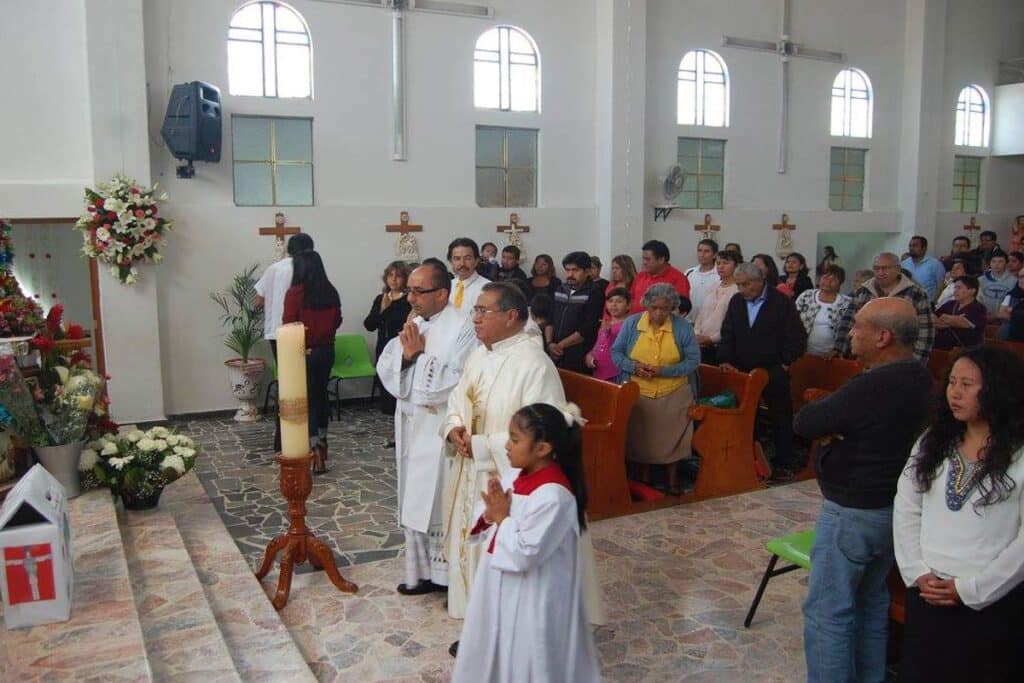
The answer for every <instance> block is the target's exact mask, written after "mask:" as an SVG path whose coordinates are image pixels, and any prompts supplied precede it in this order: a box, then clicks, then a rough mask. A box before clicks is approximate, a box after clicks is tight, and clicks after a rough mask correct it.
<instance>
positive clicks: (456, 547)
mask: <svg viewBox="0 0 1024 683" xmlns="http://www.w3.org/2000/svg"><path fill="white" fill-rule="evenodd" d="M475 303H476V305H475V306H474V307H473V309H472V320H473V326H474V328H475V330H476V336H477V338H478V339H479V340H480V342H481V345H480V346H479V347H477V348H476V349H475V350H474V351H473V352H472V353H471V354H470V356H469V359H468V360H467V361H466V368H465V370H464V371H463V373H462V378H461V379H460V380H459V383H458V385H457V386H456V387H455V389H454V390H453V391H452V393H451V395H450V396H449V397H448V411H447V415H446V417H445V419H444V425H443V426H442V434H443V435H444V437H445V439H446V440H447V442H448V452H449V455H450V457H452V458H453V460H452V464H451V469H450V471H449V478H448V482H447V483H446V485H445V505H444V510H445V535H446V540H445V548H446V550H447V558H448V614H449V616H451V617H454V618H456V619H462V618H464V617H465V614H466V603H467V601H468V598H469V589H470V587H471V586H472V585H473V576H474V574H475V572H476V567H477V564H478V563H479V560H480V555H481V553H482V549H481V548H480V547H479V546H478V545H472V544H468V543H467V541H468V539H469V535H470V532H471V531H472V528H473V524H474V522H475V518H474V516H473V508H474V506H475V505H476V503H477V501H479V500H480V495H481V494H482V493H483V492H485V491H487V486H488V480H489V479H490V478H492V477H501V476H502V475H504V474H505V473H506V472H507V471H508V469H509V467H510V465H509V460H508V455H507V453H506V450H505V445H506V443H507V442H508V424H509V421H510V420H511V419H512V415H514V414H515V412H516V411H517V410H519V409H520V408H522V407H523V406H526V405H529V404H531V403H548V404H551V405H554V406H556V407H564V408H565V409H566V410H568V409H569V406H568V404H567V402H566V400H565V391H564V390H563V389H562V381H561V379H560V378H559V376H558V371H557V370H556V369H555V366H554V363H552V362H551V359H550V358H549V357H548V356H547V354H546V353H544V349H543V348H541V346H540V344H538V343H536V341H534V340H533V337H531V336H530V335H529V334H527V333H526V332H525V331H524V328H525V325H526V321H527V319H528V315H527V304H526V298H525V296H524V295H523V293H522V292H521V291H520V290H519V288H517V287H516V286H515V285H514V284H511V283H506V282H492V283H489V284H487V285H484V288H483V291H482V292H481V294H480V296H479V297H478V298H477V300H476V302H475ZM580 564H581V569H582V572H583V585H584V593H585V595H584V600H585V602H586V603H587V613H588V617H589V619H590V621H591V623H595V624H597V623H603V614H602V613H601V610H600V602H599V600H598V594H597V581H596V577H595V575H594V556H593V550H592V548H591V547H590V540H589V536H588V535H584V536H582V537H581V548H580Z"/></svg>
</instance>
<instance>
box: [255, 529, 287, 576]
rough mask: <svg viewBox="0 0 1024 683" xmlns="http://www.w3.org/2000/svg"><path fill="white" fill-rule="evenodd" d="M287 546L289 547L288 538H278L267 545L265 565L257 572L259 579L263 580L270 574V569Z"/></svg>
mask: <svg viewBox="0 0 1024 683" xmlns="http://www.w3.org/2000/svg"><path fill="white" fill-rule="evenodd" d="M286 545H288V537H287V536H278V537H276V538H275V539H274V540H272V541H271V542H270V543H269V544H268V545H267V551H266V552H265V553H264V554H263V564H261V565H260V568H259V571H257V572H256V578H257V579H263V578H264V577H265V576H266V575H267V574H268V573H269V572H270V568H271V567H272V566H273V565H274V558H276V557H277V554H278V553H279V552H281V549H282V548H284V547H285V546H286Z"/></svg>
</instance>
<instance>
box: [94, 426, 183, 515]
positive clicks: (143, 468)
mask: <svg viewBox="0 0 1024 683" xmlns="http://www.w3.org/2000/svg"><path fill="white" fill-rule="evenodd" d="M199 451H200V449H199V447H198V446H196V444H195V442H194V441H192V439H190V438H189V437H187V436H185V435H184V434H179V433H178V432H176V431H174V430H171V429H167V428H166V427H153V428H152V429H150V430H148V431H145V432H143V431H141V430H138V429H136V430H133V431H130V432H127V433H124V434H110V435H104V436H101V437H100V438H98V439H96V440H94V441H90V442H89V443H87V444H86V447H85V450H83V451H82V455H81V458H80V459H79V461H78V474H79V477H80V479H81V482H82V488H83V489H86V488H96V487H99V486H108V487H109V488H110V491H111V493H113V494H114V495H119V496H121V497H122V498H124V499H125V503H126V505H127V504H128V502H129V501H130V500H144V499H151V498H153V497H155V496H159V492H160V491H162V490H163V488H164V487H165V486H167V485H168V484H170V483H171V482H172V481H174V480H176V479H179V478H181V477H182V476H183V475H184V474H185V473H186V472H188V471H189V470H191V469H192V467H193V466H195V463H196V458H197V457H198V456H199Z"/></svg>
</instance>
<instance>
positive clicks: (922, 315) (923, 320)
mask: <svg viewBox="0 0 1024 683" xmlns="http://www.w3.org/2000/svg"><path fill="white" fill-rule="evenodd" d="M874 272H875V276H874V277H873V278H871V279H870V280H868V281H867V282H865V283H864V284H863V285H861V286H860V288H859V289H857V291H855V292H854V293H853V303H851V304H850V306H849V307H847V309H846V312H845V313H843V317H842V318H841V319H840V321H839V326H838V328H837V330H836V346H835V353H836V354H837V355H840V356H846V357H849V356H850V328H852V327H853V316H855V315H856V314H857V311H859V310H860V309H861V308H863V307H864V304H866V303H867V302H869V301H871V300H872V299H878V298H881V297H885V296H894V297H899V298H902V299H907V300H908V301H910V303H911V304H912V305H913V306H914V310H915V311H916V312H917V324H918V327H919V328H920V329H919V333H918V337H917V341H916V342H915V343H914V357H915V358H917V360H919V361H921V362H922V363H923V362H925V361H927V360H928V356H929V354H931V352H932V342H933V341H934V340H935V324H934V320H933V318H932V305H931V301H930V300H929V298H928V293H927V292H926V291H924V290H923V289H922V288H921V287H919V286H918V285H916V284H915V283H914V281H913V280H911V279H910V278H908V277H905V276H904V275H902V274H901V273H900V260H899V257H898V256H896V254H893V253H890V252H883V253H881V254H879V255H878V256H876V257H875V263H874Z"/></svg>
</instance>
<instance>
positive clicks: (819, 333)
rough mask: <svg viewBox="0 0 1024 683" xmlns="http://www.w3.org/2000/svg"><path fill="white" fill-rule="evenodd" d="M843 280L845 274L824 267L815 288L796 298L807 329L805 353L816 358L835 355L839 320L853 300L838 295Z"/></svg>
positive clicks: (840, 269)
mask: <svg viewBox="0 0 1024 683" xmlns="http://www.w3.org/2000/svg"><path fill="white" fill-rule="evenodd" d="M845 279H846V272H845V271H844V270H843V269H842V268H840V267H839V266H836V265H826V266H825V267H824V268H822V269H821V277H820V278H819V279H818V288H817V289H809V290H807V291H806V292H804V293H803V294H801V295H800V296H798V297H797V298H796V310H797V311H798V312H799V313H800V322H802V323H803V324H804V329H805V330H807V353H810V354H813V355H815V356H831V355H832V354H833V353H834V349H835V345H836V330H837V329H838V328H839V321H840V320H842V319H843V313H845V312H846V309H847V308H849V307H850V303H851V301H852V300H851V299H850V297H848V296H846V295H845V294H840V293H839V289H840V288H841V287H842V286H843V281H844V280H845Z"/></svg>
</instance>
